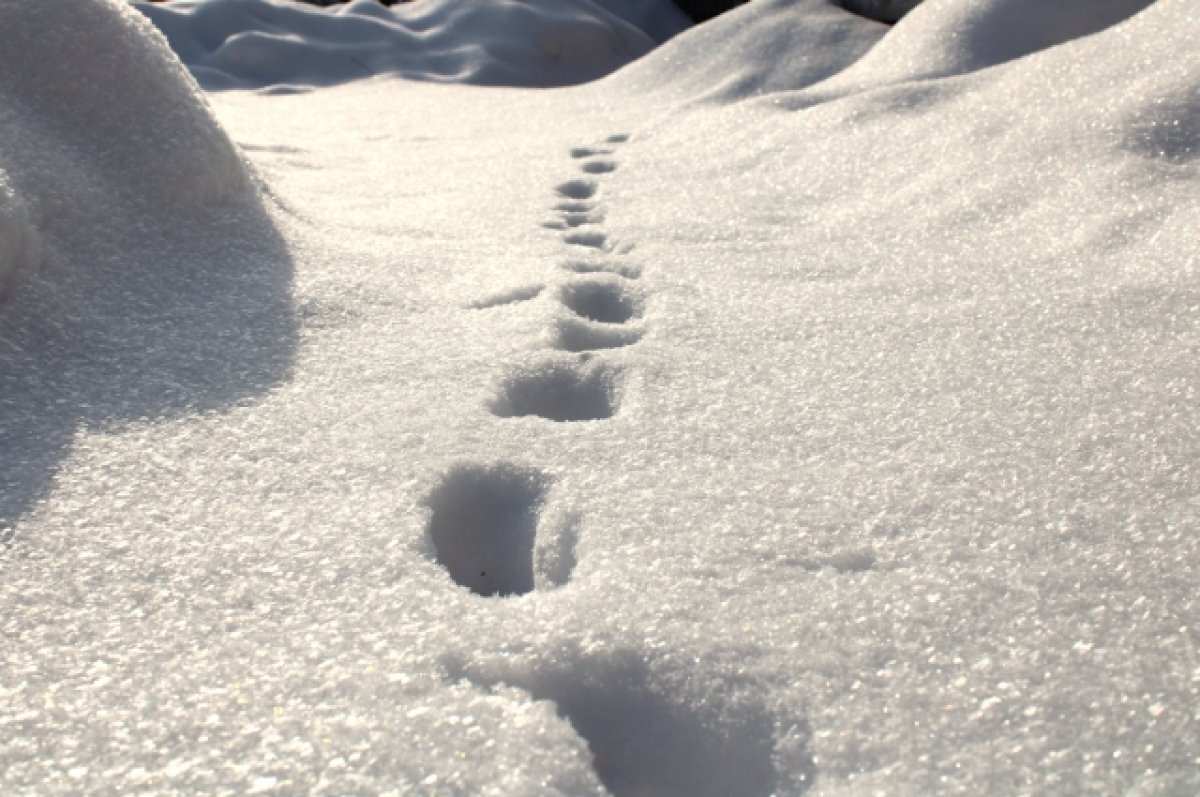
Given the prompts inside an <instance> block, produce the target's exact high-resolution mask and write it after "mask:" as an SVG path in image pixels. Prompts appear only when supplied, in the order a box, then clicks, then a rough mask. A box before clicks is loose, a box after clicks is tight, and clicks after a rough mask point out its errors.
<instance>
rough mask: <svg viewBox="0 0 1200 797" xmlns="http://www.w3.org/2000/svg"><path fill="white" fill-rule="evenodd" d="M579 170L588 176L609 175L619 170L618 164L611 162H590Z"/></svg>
mask: <svg viewBox="0 0 1200 797" xmlns="http://www.w3.org/2000/svg"><path fill="white" fill-rule="evenodd" d="M579 168H580V169H582V170H583V171H585V172H587V173H588V174H608V173H609V172H615V171H616V170H617V164H616V162H615V161H610V160H595V161H588V162H587V163H585V164H583V165H582V166H580V167H579Z"/></svg>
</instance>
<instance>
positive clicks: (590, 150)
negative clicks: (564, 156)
mask: <svg viewBox="0 0 1200 797" xmlns="http://www.w3.org/2000/svg"><path fill="white" fill-rule="evenodd" d="M611 154H613V151H612V150H611V149H606V148H604V147H574V148H572V149H571V157H572V158H593V157H595V156H597V155H611Z"/></svg>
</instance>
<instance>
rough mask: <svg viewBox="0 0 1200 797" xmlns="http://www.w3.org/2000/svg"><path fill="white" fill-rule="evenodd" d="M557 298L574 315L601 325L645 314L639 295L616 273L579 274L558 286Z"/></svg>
mask: <svg viewBox="0 0 1200 797" xmlns="http://www.w3.org/2000/svg"><path fill="white" fill-rule="evenodd" d="M558 299H559V301H561V302H562V303H563V304H564V305H565V306H566V307H567V308H568V309H569V310H571V311H572V312H574V313H575V314H577V315H579V316H582V317H583V318H586V319H588V320H590V321H599V322H600V323H602V324H624V323H625V322H626V321H629V320H630V319H632V318H637V317H639V316H641V314H642V302H641V299H640V297H638V296H637V295H636V294H635V293H634V292H633V291H632V290H630V289H629V287H628V286H627V285H626V283H625V282H624V281H623V280H622V279H621V278H620V277H617V276H615V275H609V274H592V275H589V276H581V277H576V278H574V279H573V280H571V281H570V282H568V283H567V284H565V285H563V286H562V288H560V289H559V292H558Z"/></svg>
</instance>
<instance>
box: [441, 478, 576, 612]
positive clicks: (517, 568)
mask: <svg viewBox="0 0 1200 797" xmlns="http://www.w3.org/2000/svg"><path fill="white" fill-rule="evenodd" d="M550 484H551V479H550V477H549V476H548V475H546V474H545V473H542V472H541V471H538V470H534V469H532V468H523V467H520V466H518V465H513V464H511V463H498V464H494V465H488V466H482V465H459V466H457V467H454V468H452V469H451V470H449V471H447V472H446V474H445V475H444V476H443V477H442V480H441V483H440V484H439V485H438V486H437V487H436V488H435V489H434V490H433V491H432V492H431V493H430V495H429V497H428V498H427V499H426V500H425V505H426V506H427V507H428V508H429V525H428V533H429V538H430V541H431V542H432V543H433V548H434V551H435V555H436V559H437V562H438V563H439V564H440V565H441V566H442V567H444V568H446V571H447V572H448V573H449V574H450V577H451V578H452V579H454V581H455V582H456V583H458V584H459V585H461V586H464V587H466V588H468V589H469V590H471V591H472V592H474V593H475V594H476V595H483V596H494V595H501V596H502V595H523V594H525V593H527V592H531V591H533V589H534V588H535V586H538V585H539V582H541V585H544V586H554V585H558V584H563V583H565V582H566V580H567V579H568V578H569V577H570V575H571V570H572V569H573V568H574V566H575V554H574V548H575V536H576V531H575V526H576V525H577V521H576V519H575V518H573V517H567V518H562V519H559V520H558V521H554V522H542V523H540V524H539V520H540V518H541V515H542V510H543V507H544V505H545V502H546V498H547V494H548V492H549V490H550Z"/></svg>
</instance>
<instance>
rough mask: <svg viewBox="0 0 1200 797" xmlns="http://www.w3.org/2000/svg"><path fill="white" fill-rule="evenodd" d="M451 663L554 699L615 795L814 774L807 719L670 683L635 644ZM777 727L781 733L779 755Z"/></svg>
mask: <svg viewBox="0 0 1200 797" xmlns="http://www.w3.org/2000/svg"><path fill="white" fill-rule="evenodd" d="M447 669H448V670H449V674H450V676H451V677H452V678H456V679H460V678H465V679H467V680H469V681H471V682H472V683H475V684H476V685H477V686H480V687H483V688H491V687H495V686H499V685H505V686H510V687H517V688H519V689H521V690H523V691H525V692H528V693H529V695H530V697H532V698H533V699H535V700H549V701H552V702H553V703H554V706H555V709H556V710H557V711H558V713H559V715H560V716H562V717H563V718H564V719H566V720H567V721H568V722H569V723H571V726H572V727H573V728H574V729H575V732H576V733H578V734H579V735H580V736H581V737H583V739H584V740H585V741H586V742H587V744H588V747H589V748H590V750H591V752H592V756H593V766H594V767H595V770H596V774H597V776H598V777H599V778H600V780H601V782H602V783H603V784H604V786H605V787H606V788H607V789H608V790H609V791H610V792H611V793H612V795H613V797H646V796H647V795H654V796H655V797H729V795H735V794H736V795H739V796H740V797H767V796H768V795H771V794H802V793H803V792H805V791H807V790H808V789H809V788H810V787H811V786H812V785H813V784H814V783H815V782H816V767H815V764H814V762H813V759H812V755H811V753H809V750H808V744H809V738H808V737H809V735H810V732H809V730H808V726H807V723H805V722H804V721H803V720H801V721H799V722H793V723H791V724H790V725H783V723H776V722H775V719H774V718H773V717H772V715H771V713H770V712H769V711H768V710H767V709H766V707H765V706H763V705H762V704H761V703H759V702H756V701H752V700H749V699H745V698H743V699H740V700H728V701H726V700H722V699H721V698H720V695H721V693H722V691H723V690H721V689H719V688H710V689H704V688H701V687H698V686H692V687H690V688H689V687H684V686H683V684H682V683H680V682H679V681H678V680H676V681H675V682H667V681H665V679H662V678H658V677H656V676H655V674H654V673H653V672H652V671H651V669H650V668H649V667H648V666H647V665H646V663H645V662H644V661H643V660H642V658H641V657H640V656H639V655H638V654H637V653H636V652H635V651H633V650H629V649H616V650H609V651H605V652H602V653H594V654H583V653H580V652H578V651H564V652H560V653H559V654H558V655H556V657H555V660H554V661H552V662H550V663H548V664H540V663H533V664H532V665H530V664H525V665H524V666H521V665H518V664H516V663H506V664H501V665H498V666H497V667H495V668H468V667H464V666H463V665H461V664H454V663H447ZM681 687H683V690H684V691H682V692H681V691H680V689H681ZM779 726H782V728H781V730H782V731H783V733H784V734H785V738H784V739H783V740H782V741H783V744H781V745H779V747H781V748H783V749H781V750H779V751H778V753H777V749H776V748H777V739H776V733H777V727H779ZM777 758H778V759H779V760H778V762H777V761H776V759H777ZM777 767H778V771H777Z"/></svg>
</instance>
